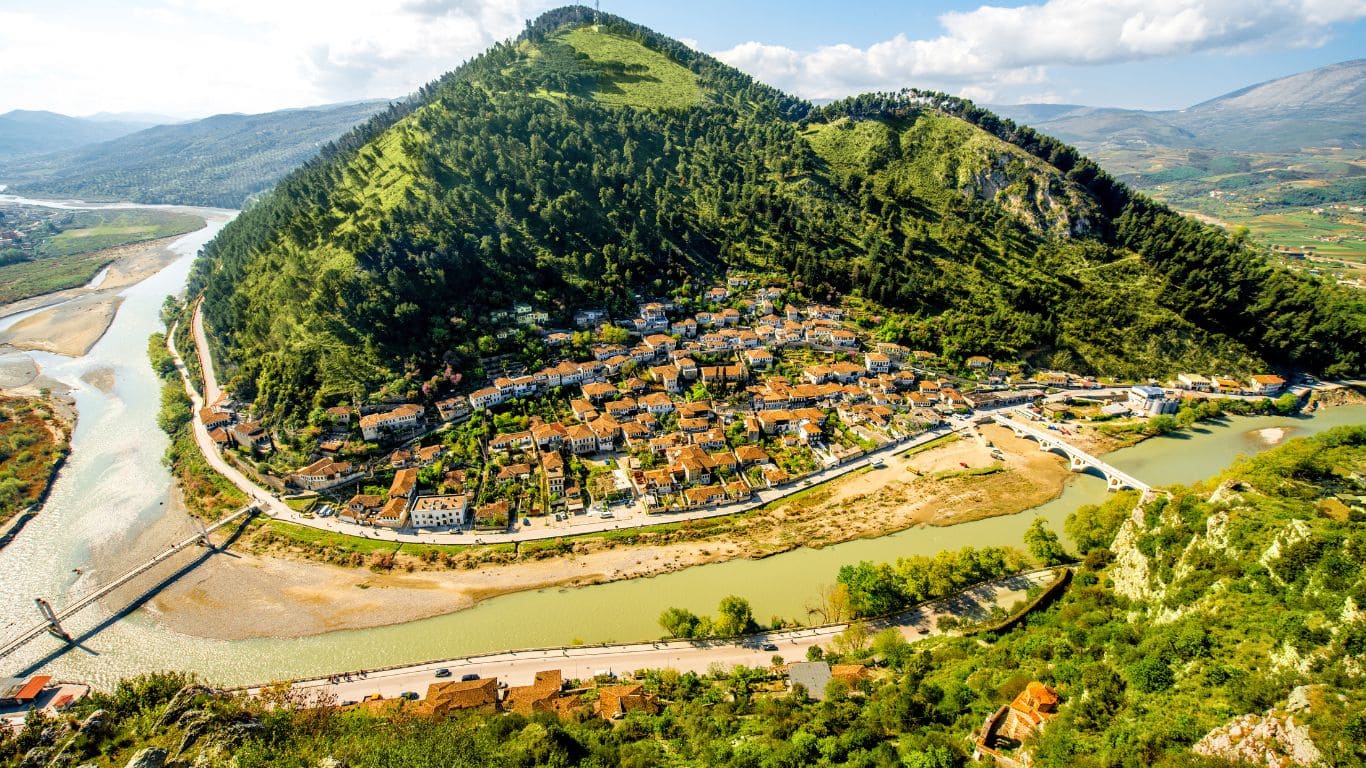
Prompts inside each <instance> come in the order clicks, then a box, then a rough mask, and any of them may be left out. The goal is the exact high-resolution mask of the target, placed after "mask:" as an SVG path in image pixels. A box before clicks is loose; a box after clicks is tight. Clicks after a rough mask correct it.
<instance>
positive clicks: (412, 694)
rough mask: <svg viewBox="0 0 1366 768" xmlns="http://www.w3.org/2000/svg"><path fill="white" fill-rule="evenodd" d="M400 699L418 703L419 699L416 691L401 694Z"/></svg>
mask: <svg viewBox="0 0 1366 768" xmlns="http://www.w3.org/2000/svg"><path fill="white" fill-rule="evenodd" d="M398 697H399V698H400V699H407V700H408V701H417V699H418V696H417V693H416V692H414V691H404V692H403V693H400V694H399V695H398Z"/></svg>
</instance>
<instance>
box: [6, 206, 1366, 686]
mask: <svg viewBox="0 0 1366 768" xmlns="http://www.w3.org/2000/svg"><path fill="white" fill-rule="evenodd" d="M34 202H37V201H34ZM221 227H222V222H211V223H210V225H209V227H208V228H206V229H204V230H200V231H198V232H194V233H191V234H189V235H186V236H184V237H182V238H180V239H179V240H178V241H176V242H175V243H174V244H173V245H172V246H171V247H172V248H173V249H174V250H175V251H176V252H177V253H180V254H182V257H181V258H180V259H178V260H177V261H175V262H174V263H172V264H171V265H170V266H168V267H167V268H166V269H165V270H163V271H162V272H160V273H158V274H157V275H155V276H154V277H152V278H150V279H148V280H146V281H144V282H142V283H140V284H138V285H136V286H133V287H131V288H129V289H128V290H126V291H125V292H124V295H125V301H124V302H123V305H122V307H121V308H120V310H119V313H118V316H117V317H116V318H115V320H114V323H113V325H112V326H111V327H110V329H109V332H108V333H107V334H105V336H104V338H103V339H101V340H100V342H99V343H98V344H96V345H95V346H94V347H93V348H92V349H91V350H90V353H89V354H87V355H85V356H84V357H81V358H76V359H71V358H64V357H60V356H57V355H50V354H40V353H30V354H31V355H32V356H33V357H34V358H35V359H36V360H37V361H38V362H39V364H40V365H41V366H42V367H43V369H44V372H45V373H46V374H47V375H48V376H51V377H52V378H55V379H58V380H60V381H63V382H65V383H68V384H70V385H71V386H72V387H73V388H74V391H73V394H74V396H75V398H76V407H77V409H78V410H79V412H80V420H79V422H78V424H77V428H76V431H75V434H74V436H73V450H72V454H71V459H70V461H69V462H68V463H67V466H66V468H65V469H64V470H63V471H62V473H61V475H60V477H59V479H58V481H57V483H56V484H55V485H54V487H53V491H52V495H51V497H50V499H49V501H48V503H47V506H46V507H45V508H44V509H43V511H42V513H41V514H40V515H38V517H36V518H35V519H34V520H33V521H32V522H30V523H29V526H28V527H27V528H26V529H25V530H24V531H23V533H22V534H20V535H19V536H18V537H17V538H16V539H15V541H14V542H13V543H12V544H11V545H10V546H9V547H7V548H6V549H5V550H3V551H0V574H3V576H2V578H3V586H4V588H3V589H0V623H3V624H5V625H6V626H5V627H4V628H3V629H0V636H9V635H11V634H13V633H14V632H16V631H17V630H18V629H19V628H21V627H25V626H28V625H30V624H34V623H37V620H38V613H37V610H36V609H35V607H34V604H33V598H34V597H35V596H44V597H47V598H48V599H50V600H52V601H53V603H54V604H56V605H59V606H60V605H63V604H66V603H67V602H69V601H70V600H71V599H72V598H73V596H76V595H78V594H79V593H80V592H81V591H82V590H85V589H89V588H90V586H91V585H90V583H89V581H91V580H94V579H100V580H102V577H103V578H107V577H108V576H109V575H101V574H86V575H80V574H77V573H75V572H74V571H73V569H75V568H78V567H87V563H88V562H89V557H88V556H89V553H90V551H91V550H92V548H94V547H97V546H99V547H118V546H120V545H121V544H124V543H127V542H131V541H133V540H134V539H135V538H136V537H137V535H138V534H139V533H140V532H141V531H144V530H145V529H146V528H147V527H148V526H151V525H153V524H154V523H156V521H157V520H159V519H160V517H161V516H162V515H164V514H166V512H165V509H166V507H165V502H166V500H167V494H168V491H169V487H170V482H171V481H170V476H169V474H168V473H167V471H166V468H165V467H164V466H162V464H161V456H162V453H163V452H164V450H165V447H166V438H165V436H164V435H163V434H162V433H161V432H160V430H158V429H157V427H156V424H155V415H156V410H157V407H158V392H159V383H158V381H157V379H156V378H155V377H154V376H153V375H152V373H151V370H150V367H149V366H148V364H147V361H146V339H147V336H148V335H149V334H151V333H152V332H154V331H156V330H159V328H160V321H159V319H158V313H159V310H160V307H161V303H162V300H163V299H164V297H165V296H167V295H168V294H172V293H176V292H178V291H180V290H181V289H182V288H183V286H184V282H185V278H186V276H187V274H188V270H189V266H190V262H191V261H192V259H193V255H194V254H195V252H196V251H197V250H198V249H199V247H200V246H202V245H203V243H204V242H207V240H208V239H209V238H210V237H212V236H213V235H214V234H215V233H216V232H217V231H218V230H219V229H221ZM103 367H108V368H111V369H113V370H114V372H115V382H116V383H115V386H114V388H113V389H112V391H110V392H109V393H104V392H101V391H99V390H98V389H96V388H94V387H91V386H89V385H87V384H85V383H83V382H81V380H80V378H81V375H82V374H84V373H86V372H87V371H90V370H94V369H98V368H103ZM1361 422H1366V406H1353V407H1344V408H1334V409H1328V410H1325V411H1322V412H1320V413H1319V414H1317V415H1315V416H1312V417H1299V418H1283V417H1255V418H1234V419H1230V420H1228V421H1226V422H1221V423H1215V424H1211V425H1205V426H1200V427H1197V428H1196V429H1195V430H1192V431H1191V432H1189V433H1186V434H1182V435H1173V436H1167V437H1162V438H1156V439H1153V440H1148V441H1146V442H1144V443H1141V444H1139V445H1137V446H1134V447H1132V448H1127V449H1124V450H1121V451H1117V452H1114V453H1111V454H1109V455H1108V456H1107V457H1106V460H1107V461H1109V462H1110V463H1112V464H1114V465H1115V466H1117V467H1119V468H1120V469H1123V470H1125V471H1127V472H1129V473H1131V474H1133V475H1135V476H1136V477H1138V478H1140V479H1142V480H1144V481H1146V482H1149V483H1152V484H1154V485H1165V484H1170V483H1184V482H1191V481H1194V480H1199V479H1202V478H1204V477H1208V476H1210V475H1212V474H1215V473H1217V472H1218V471H1219V470H1220V469H1222V468H1223V467H1225V466H1227V465H1228V464H1229V463H1230V462H1232V461H1233V460H1234V459H1235V458H1236V457H1237V456H1238V455H1239V454H1248V453H1253V452H1255V451H1258V450H1262V449H1264V448H1266V447H1267V444H1266V443H1265V442H1264V441H1263V440H1262V435H1263V434H1264V433H1262V432H1261V431H1262V430H1274V429H1278V428H1286V429H1289V430H1290V435H1291V436H1302V435H1307V434H1313V433H1316V432H1320V431H1322V430H1324V429H1328V428H1330V427H1333V426H1338V425H1341V424H1353V423H1361ZM1105 495H1106V491H1105V482H1104V481H1103V480H1101V479H1099V478H1098V477H1093V476H1091V475H1077V476H1076V477H1075V478H1074V479H1073V480H1072V482H1070V483H1069V484H1068V486H1067V488H1066V490H1065V491H1064V493H1063V494H1062V496H1061V497H1060V498H1058V499H1057V500H1055V501H1053V502H1050V503H1048V504H1045V505H1043V506H1041V507H1039V508H1037V509H1035V510H1032V511H1031V512H1027V513H1024V514H1020V515H1014V516H1011V517H1003V518H993V519H989V520H981V521H977V522H973V523H966V524H963V525H957V526H952V527H949V528H917V529H911V530H908V531H903V532H901V533H897V534H893V535H890V536H884V537H881V538H877V539H868V540H860V541H854V542H848V543H845V544H839V545H835V546H831V547H827V548H825V549H820V550H813V549H800V550H796V551H793V552H788V553H784V554H781V555H775V556H773V557H769V558H766V559H763V560H738V561H732V562H728V563H720V564H716V565H707V566H700V567H696V568H691V569H688V570H685V571H680V572H677V573H672V574H666V575H663V576H657V577H654V578H649V579H637V580H633V581H624V582H616V583H612V584H603V585H597V586H591V587H582V588H574V589H547V590H541V591H536V592H523V593H518V594H514V595H507V596H503V597H498V598H495V599H492V600H488V601H486V602H484V603H481V604H480V605H479V606H477V607H475V608H473V609H470V610H467V611H462V612H458V613H454V614H450V615H446V616H440V617H436V618H431V619H425V620H422V621H415V622H411V623H407V624H401V625H394V626H389V627H379V628H374V629H365V630H355V631H345V632H333V633H329V634H324V635H316V636H312V637H306V638H299V639H259V640H240V641H221V640H205V639H203V638H195V637H189V636H186V635H181V634H177V633H174V632H171V631H168V630H166V629H164V628H163V627H161V626H159V625H158V624H157V623H156V622H155V619H154V618H153V617H151V616H149V615H148V614H147V613H145V612H134V613H132V614H130V615H127V616H124V617H121V618H115V619H111V617H110V616H109V615H108V614H107V613H105V612H104V611H103V609H102V608H100V607H92V608H90V609H88V610H86V611H85V612H83V613H82V614H81V615H79V616H77V617H75V618H74V619H73V620H72V621H71V622H69V623H68V628H69V629H70V630H72V631H73V634H76V633H79V632H82V631H85V630H87V629H89V628H91V627H94V626H96V625H98V624H107V626H105V627H104V628H103V629H102V630H101V631H100V632H99V633H98V634H95V635H94V636H93V637H92V638H90V639H89V640H87V641H86V642H85V644H84V645H83V646H82V647H81V648H79V649H75V650H72V651H71V652H68V653H65V654H61V655H52V656H49V654H52V653H53V652H54V651H56V650H58V648H59V647H60V646H59V644H58V642H57V641H56V640H52V639H49V638H46V637H44V638H41V639H39V640H37V641H35V642H33V643H31V644H30V645H29V646H28V647H27V648H25V649H23V650H21V651H20V652H18V653H16V654H15V655H13V656H11V657H9V658H6V659H4V660H3V662H0V673H3V674H13V673H18V672H21V671H28V670H32V669H36V668H38V667H41V669H42V671H43V672H44V673H45V674H53V675H56V676H58V677H60V678H66V679H81V680H88V681H91V682H94V683H96V684H101V685H108V684H109V683H111V682H112V681H114V680H116V679H118V678H119V677H121V676H126V675H129V674H135V673H137V672H143V671H148V670H156V669H167V668H179V669H193V670H195V671H197V672H198V673H199V674H200V675H201V676H203V677H204V678H206V679H208V680H210V681H213V682H216V683H223V684H240V683H248V682H259V681H263V680H268V679H274V678H284V677H296V676H303V675H311V674H324V673H327V672H331V671H337V670H342V669H359V668H373V667H377V666H384V665H390V664H399V663H405V662H414V661H420V660H424V659H433V658H441V657H450V656H457V655H464V654H469V653H477V652H483V651H491V650H498V649H504V648H519V647H531V646H544V645H565V644H570V643H573V642H579V641H581V642H587V643H594V642H607V641H626V640H640V639H647V638H652V637H656V636H658V635H659V634H660V630H659V628H658V626H657V624H656V620H657V618H658V616H659V613H660V611H661V610H663V609H664V608H665V607H667V606H671V605H679V606H685V607H688V608H691V609H692V610H694V611H698V612H707V613H711V612H714V610H715V607H716V604H717V602H718V601H719V600H720V598H721V597H723V596H725V595H728V594H738V595H741V596H744V597H746V598H748V599H749V600H750V602H751V603H752V605H753V607H754V613H755V615H756V616H757V617H759V618H760V619H761V620H766V619H768V618H769V617H770V616H774V615H780V616H785V617H789V618H802V617H804V615H805V608H806V606H807V605H808V604H809V603H810V601H811V599H812V598H813V596H814V595H815V594H816V592H817V590H818V588H819V587H820V586H822V585H825V584H829V583H831V582H832V581H833V579H834V575H835V572H836V571H837V570H838V568H839V566H840V565H842V564H844V563H848V562H854V561H857V560H864V559H868V560H890V559H894V558H896V557H900V556H905V555H909V554H933V553H934V552H936V551H938V550H940V549H943V548H958V547H961V546H965V545H972V546H987V545H1019V543H1020V540H1021V535H1022V533H1023V532H1024V529H1025V528H1026V527H1027V526H1028V525H1029V524H1030V522H1031V521H1032V520H1033V519H1034V517H1036V516H1039V515H1042V516H1043V517H1045V518H1046V519H1048V520H1049V521H1050V522H1051V523H1052V524H1053V527H1054V528H1055V529H1058V530H1061V527H1062V521H1063V519H1064V518H1065V517H1066V516H1067V513H1068V512H1070V511H1071V510H1072V509H1075V508H1076V507H1077V506H1079V505H1081V504H1087V503H1094V502H1097V501H1100V500H1102V499H1103V498H1104V497H1105Z"/></svg>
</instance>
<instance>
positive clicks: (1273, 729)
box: [1194, 686, 1323, 768]
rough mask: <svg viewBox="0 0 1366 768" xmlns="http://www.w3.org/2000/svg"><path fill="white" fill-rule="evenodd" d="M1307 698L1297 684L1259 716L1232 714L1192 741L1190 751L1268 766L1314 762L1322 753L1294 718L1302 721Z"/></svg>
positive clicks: (1276, 767) (1284, 767)
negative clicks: (1283, 701) (1279, 702)
mask: <svg viewBox="0 0 1366 768" xmlns="http://www.w3.org/2000/svg"><path fill="white" fill-rule="evenodd" d="M1309 699H1310V696H1309V687H1308V686H1300V687H1299V688H1296V689H1295V690H1294V691H1292V692H1291V694H1290V697H1289V698H1288V700H1287V701H1286V704H1285V705H1284V706H1282V707H1277V708H1273V709H1271V710H1268V711H1267V712H1266V714H1263V715H1256V714H1248V715H1242V716H1239V717H1235V718H1234V719H1233V720H1231V721H1229V722H1228V723H1225V724H1224V725H1221V726H1219V727H1218V728H1215V729H1214V730H1213V731H1210V732H1209V733H1208V734H1206V735H1205V737H1204V738H1203V739H1201V740H1200V741H1199V742H1197V743H1196V744H1195V747H1194V751H1195V752H1196V753H1197V754H1201V755H1207V756H1209V757H1218V758H1223V759H1225V760H1235V761H1243V762H1247V763H1251V764H1253V765H1265V766H1268V768H1290V767H1291V766H1296V765H1316V764H1318V763H1319V762H1320V761H1321V760H1322V759H1323V755H1322V753H1320V752H1319V749H1318V747H1317V746H1315V744H1314V741H1313V739H1312V738H1310V734H1309V727H1308V726H1307V725H1304V724H1303V723H1302V722H1297V721H1296V715H1297V714H1299V715H1301V720H1302V719H1303V714H1302V713H1306V712H1308V710H1309Z"/></svg>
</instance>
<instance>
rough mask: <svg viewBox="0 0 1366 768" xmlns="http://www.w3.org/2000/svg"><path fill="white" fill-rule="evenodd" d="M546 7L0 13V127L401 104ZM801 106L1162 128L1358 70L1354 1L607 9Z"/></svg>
mask: <svg viewBox="0 0 1366 768" xmlns="http://www.w3.org/2000/svg"><path fill="white" fill-rule="evenodd" d="M558 4H560V3H556V2H553V0H121V1H120V2H119V3H117V4H111V3H108V2H107V0H0V72H4V73H5V77H4V80H5V86H4V88H0V112H4V111H7V110H9V109H13V108H23V109H50V110H53V111H58V112H65V113H68V114H90V113H94V112H100V111H114V112H117V111H144V112H157V113H162V114H171V115H176V116H182V117H189V116H199V115H206V114H211V113H216V112H230V111H241V112H259V111H266V110H270V109H279V108H283V107H290V106H304V105H309V104H319V103H327V102H336V101H346V100H352V99H360V98H385V97H397V96H401V95H404V94H406V93H408V92H411V91H412V90H413V89H415V88H416V87H418V86H419V85H421V84H422V83H424V82H427V81H429V80H431V79H432V78H435V77H437V76H438V75H440V74H441V73H442V72H444V71H446V70H449V69H450V68H452V67H454V66H455V65H456V64H458V63H459V62H460V61H462V60H464V59H466V58H468V57H469V56H471V55H474V54H476V53H477V52H479V51H480V50H483V49H484V48H485V47H487V46H488V45H489V44H491V43H492V42H494V41H496V40H500V39H505V38H507V37H509V36H512V35H515V34H516V33H517V32H518V31H519V30H520V29H521V27H522V26H523V23H524V21H525V19H527V18H530V17H534V16H535V15H537V14H538V13H540V12H541V11H543V10H545V9H547V8H550V7H554V6H555V5H558ZM603 10H604V11H609V12H612V13H616V14H618V15H621V16H625V17H626V18H628V19H631V20H633V21H638V22H640V23H642V24H645V25H646V26H649V27H651V28H653V29H655V30H657V31H659V32H662V33H664V34H668V35H671V36H673V37H677V38H680V39H683V40H685V41H686V42H688V43H689V44H691V45H694V46H695V47H697V48H698V49H700V50H703V51H706V52H708V53H712V54H714V55H717V56H718V57H719V58H721V59H723V60H724V61H727V62H729V63H731V64H733V65H735V66H737V67H739V68H740V69H743V70H745V71H747V72H749V73H751V74H753V75H755V76H756V77H758V78H759V79H761V80H764V81H765V82H769V83H772V84H773V85H776V86H778V87H781V88H784V89H786V90H788V91H791V92H793V93H796V94H798V95H801V96H805V97H807V98H816V99H820V98H833V97H838V96H844V95H849V94H852V93H858V92H860V91H864V90H871V89H893V88H899V87H901V86H905V85H912V86H918V87H926V88H936V89H939V90H944V91H948V92H950V93H955V94H959V95H963V96H967V97H969V98H973V99H976V100H978V101H982V102H986V103H1015V102H1021V101H1035V102H1037V101H1049V102H1065V103H1081V104H1092V105H1099V106H1120V107H1138V108H1146V109H1170V108H1180V107H1184V106H1189V105H1191V104H1194V103H1197V102H1199V101H1202V100H1204V99H1207V98H1211V97H1214V96H1217V95H1219V94H1221V93H1224V92H1227V91H1229V90H1233V89H1236V88H1240V87H1242V86H1245V85H1250V84H1252V83H1255V82H1260V81H1263V80H1268V79H1272V78H1275V77H1280V76H1284V75H1288V74H1292V73H1295V72H1301V71H1304V70H1307V69H1313V68H1315V67H1318V66H1323V65H1325V64H1330V63H1334V62H1338V61H1345V60H1347V59H1352V58H1360V57H1363V56H1366V0H1034V2H1010V1H1008V0H1007V1H1004V2H1002V1H1001V0H997V2H996V4H995V5H985V4H983V3H981V2H963V1H959V0H955V1H953V2H916V1H913V0H900V1H899V2H892V1H890V0H878V1H875V2H851V1H849V0H843V1H842V2H813V1H812V0H787V1H786V2H777V1H776V0H739V1H736V0H731V1H730V2H721V1H720V0H669V1H667V2H661V1H660V0H608V1H607V2H605V3H604V4H603Z"/></svg>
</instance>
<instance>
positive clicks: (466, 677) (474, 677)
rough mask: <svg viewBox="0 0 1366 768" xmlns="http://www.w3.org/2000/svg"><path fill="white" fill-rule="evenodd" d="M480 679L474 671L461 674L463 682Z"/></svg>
mask: <svg viewBox="0 0 1366 768" xmlns="http://www.w3.org/2000/svg"><path fill="white" fill-rule="evenodd" d="M478 679H479V675H476V674H475V673H473V672H470V673H469V674H465V675H461V676H460V682H462V683H468V682H469V681H471V680H478Z"/></svg>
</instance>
